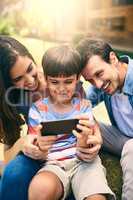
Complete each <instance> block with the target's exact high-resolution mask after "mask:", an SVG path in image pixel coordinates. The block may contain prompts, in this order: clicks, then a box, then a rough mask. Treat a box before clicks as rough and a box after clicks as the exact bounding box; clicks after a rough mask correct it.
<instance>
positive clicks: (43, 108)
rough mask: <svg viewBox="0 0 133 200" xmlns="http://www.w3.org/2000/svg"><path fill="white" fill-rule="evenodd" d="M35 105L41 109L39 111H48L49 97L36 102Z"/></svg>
mask: <svg viewBox="0 0 133 200" xmlns="http://www.w3.org/2000/svg"><path fill="white" fill-rule="evenodd" d="M34 106H35V107H36V108H37V109H38V110H39V111H44V112H47V111H48V98H43V99H40V100H38V101H36V102H35V103H34Z"/></svg>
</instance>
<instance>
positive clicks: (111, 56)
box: [109, 51, 118, 64]
mask: <svg viewBox="0 0 133 200" xmlns="http://www.w3.org/2000/svg"><path fill="white" fill-rule="evenodd" d="M109 59H110V63H111V64H117V63H118V58H117V56H116V54H115V52H113V51H111V52H110V54H109Z"/></svg>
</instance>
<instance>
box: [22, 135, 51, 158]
mask: <svg viewBox="0 0 133 200" xmlns="http://www.w3.org/2000/svg"><path fill="white" fill-rule="evenodd" d="M36 140H37V135H31V134H29V135H26V136H25V137H23V144H22V152H23V153H24V154H25V155H26V156H28V157H30V158H32V159H35V160H45V159H46V158H47V152H45V153H44V152H42V151H41V150H40V149H39V147H38V146H37V145H36Z"/></svg>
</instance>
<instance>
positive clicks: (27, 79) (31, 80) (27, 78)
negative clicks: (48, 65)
mask: <svg viewBox="0 0 133 200" xmlns="http://www.w3.org/2000/svg"><path fill="white" fill-rule="evenodd" d="M34 81H35V78H34V77H33V76H31V75H26V76H25V85H32V84H33V83H34Z"/></svg>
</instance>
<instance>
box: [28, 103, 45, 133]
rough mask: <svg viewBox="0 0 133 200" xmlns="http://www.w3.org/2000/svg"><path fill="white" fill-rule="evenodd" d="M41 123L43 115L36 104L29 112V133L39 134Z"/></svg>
mask: <svg viewBox="0 0 133 200" xmlns="http://www.w3.org/2000/svg"><path fill="white" fill-rule="evenodd" d="M41 121H42V117H41V113H40V112H39V110H38V108H37V107H36V106H35V104H33V105H32V107H31V108H30V110H29V115H28V133H29V134H37V133H38V131H37V130H38V128H37V127H38V125H39V124H40V123H41Z"/></svg>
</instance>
